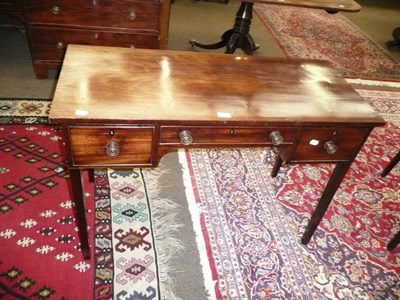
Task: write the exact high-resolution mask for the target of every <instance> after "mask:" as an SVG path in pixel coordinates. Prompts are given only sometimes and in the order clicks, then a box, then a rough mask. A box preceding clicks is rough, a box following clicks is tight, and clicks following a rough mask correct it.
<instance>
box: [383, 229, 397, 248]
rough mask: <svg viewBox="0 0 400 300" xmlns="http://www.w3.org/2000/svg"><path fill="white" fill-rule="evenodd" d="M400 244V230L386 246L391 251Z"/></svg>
mask: <svg viewBox="0 0 400 300" xmlns="http://www.w3.org/2000/svg"><path fill="white" fill-rule="evenodd" d="M398 244H400V231H399V232H397V234H396V235H395V236H394V237H393V239H391V241H390V242H389V243H388V244H387V246H386V248H387V249H388V250H389V251H391V250H393V249H394V248H396V247H397V245H398Z"/></svg>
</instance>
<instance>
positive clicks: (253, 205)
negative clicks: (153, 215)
mask: <svg viewBox="0 0 400 300" xmlns="http://www.w3.org/2000/svg"><path fill="white" fill-rule="evenodd" d="M358 92H359V93H360V94H361V95H362V96H363V97H364V98H366V99H367V101H368V102H369V103H370V104H371V105H372V106H373V107H374V108H375V109H376V110H377V111H380V112H381V113H382V115H383V116H384V117H385V119H386V120H387V121H388V122H389V123H388V125H387V126H385V127H380V128H376V129H375V130H374V131H373V133H372V134H371V136H370V137H369V139H368V140H367V142H366V144H365V145H364V147H363V148H362V151H361V152H360V154H359V155H358V157H357V159H356V161H355V162H354V163H353V165H352V167H351V170H349V172H348V174H347V175H346V178H345V179H344V181H343V182H342V184H341V186H340V188H339V190H338V192H337V193H336V195H335V197H334V200H333V202H332V204H331V206H330V208H329V209H328V211H327V213H326V215H325V217H324V219H323V221H322V222H321V224H320V226H319V228H318V229H317V231H316V233H315V234H314V236H313V238H312V240H311V241H310V243H309V244H308V245H302V244H301V242H300V238H301V236H302V233H303V231H304V228H305V225H306V224H307V220H308V218H309V216H310V214H311V212H312V211H313V208H314V207H315V205H316V202H317V200H318V198H319V197H320V195H321V192H322V190H323V187H324V185H325V183H326V181H327V179H328V177H329V174H330V172H331V171H332V165H328V164H326V165H318V166H313V165H308V164H307V165H291V166H285V167H284V168H283V169H281V171H280V173H279V174H278V177H277V178H271V176H270V171H271V169H272V165H273V161H274V159H275V155H274V154H273V151H271V150H266V149H261V148H260V149H258V150H251V149H241V150H239V149H236V150H218V149H208V150H190V151H188V152H186V153H185V154H183V155H181V157H180V158H181V161H182V164H183V165H184V166H185V174H186V176H185V177H186V186H187V198H188V201H190V203H191V207H192V209H193V212H192V215H193V223H194V226H195V228H196V229H197V234H198V237H199V238H198V243H199V245H200V246H199V247H201V248H203V249H205V251H203V254H204V255H203V257H202V260H203V262H204V263H203V265H204V266H208V267H207V268H205V271H204V274H209V277H208V283H209V286H210V285H211V286H212V288H211V289H210V290H212V289H214V292H215V293H214V296H215V298H216V299H371V300H372V299H382V300H383V299H385V300H388V299H392V300H395V299H399V298H400V255H399V254H400V248H399V247H398V248H396V249H395V250H394V251H392V252H389V251H388V250H386V244H387V243H388V241H389V240H390V239H391V238H392V237H393V236H394V234H395V233H396V232H398V231H399V230H400V181H399V179H398V178H399V176H400V166H397V167H395V168H394V169H393V170H392V172H391V173H390V174H389V175H387V177H385V178H381V176H380V172H381V171H382V169H383V168H384V166H385V165H386V164H387V163H388V162H389V161H390V159H391V158H393V156H394V155H395V154H396V153H397V151H398V150H399V145H400V127H399V126H400V92H394V91H392V92H387V91H371V90H358ZM208 262H210V263H208Z"/></svg>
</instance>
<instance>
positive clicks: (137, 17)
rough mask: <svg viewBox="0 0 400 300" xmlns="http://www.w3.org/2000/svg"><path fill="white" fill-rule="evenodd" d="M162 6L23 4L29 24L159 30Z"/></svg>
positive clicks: (62, 1)
mask: <svg viewBox="0 0 400 300" xmlns="http://www.w3.org/2000/svg"><path fill="white" fill-rule="evenodd" d="M161 7H162V4H161V3H160V2H155V1H129V0H125V1H111V0H97V1H95V0H82V1H69V0H58V1H48V0H35V1H27V8H26V11H27V14H26V15H27V20H28V22H30V23H42V24H58V25H74V26H96V27H103V28H104V27H112V28H127V29H143V30H153V31H158V30H159V27H160V26H159V15H160V13H161Z"/></svg>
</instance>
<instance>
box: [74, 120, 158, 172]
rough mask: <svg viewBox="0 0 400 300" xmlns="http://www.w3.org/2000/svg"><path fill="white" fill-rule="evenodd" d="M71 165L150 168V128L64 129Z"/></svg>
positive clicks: (151, 141) (151, 132)
mask: <svg viewBox="0 0 400 300" xmlns="http://www.w3.org/2000/svg"><path fill="white" fill-rule="evenodd" d="M68 130H69V137H70V140H69V142H70V150H71V158H72V165H73V166H110V167H111V166H118V165H120V166H122V165H138V166H151V165H152V154H153V147H152V146H153V140H154V127H153V126H148V127H147V126H145V127H134V126H132V127H88V126H71V127H69V128H68Z"/></svg>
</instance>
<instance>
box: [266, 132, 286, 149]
mask: <svg viewBox="0 0 400 300" xmlns="http://www.w3.org/2000/svg"><path fill="white" fill-rule="evenodd" d="M269 138H270V140H271V142H272V145H274V146H278V145H280V144H282V142H283V136H282V135H281V133H280V132H279V131H272V132H271V133H270V135H269Z"/></svg>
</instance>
